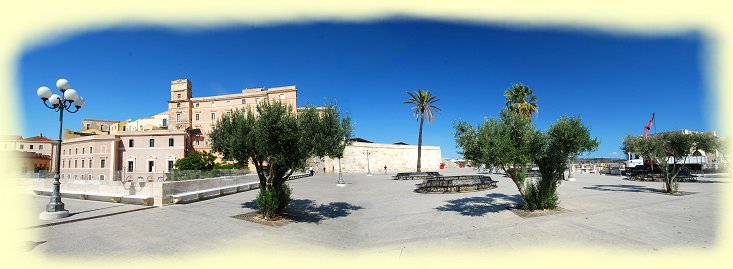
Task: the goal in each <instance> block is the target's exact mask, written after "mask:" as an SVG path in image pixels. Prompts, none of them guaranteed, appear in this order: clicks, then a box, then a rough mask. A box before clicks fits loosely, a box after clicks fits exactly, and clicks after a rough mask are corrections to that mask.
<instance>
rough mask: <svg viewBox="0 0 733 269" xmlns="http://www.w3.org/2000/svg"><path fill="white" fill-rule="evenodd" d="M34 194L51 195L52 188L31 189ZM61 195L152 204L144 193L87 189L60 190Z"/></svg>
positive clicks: (151, 197)
mask: <svg viewBox="0 0 733 269" xmlns="http://www.w3.org/2000/svg"><path fill="white" fill-rule="evenodd" d="M33 192H34V193H35V194H38V195H41V194H48V195H51V193H52V192H53V190H51V189H39V190H33ZM61 195H62V196H63V195H66V196H78V198H79V199H82V200H89V198H90V197H100V198H105V199H109V200H110V201H112V202H115V203H120V202H128V203H138V202H140V203H142V204H144V205H147V206H149V205H152V204H153V196H150V195H146V194H132V195H123V194H117V193H104V192H88V191H64V190H62V191H61ZM93 200H96V199H93Z"/></svg>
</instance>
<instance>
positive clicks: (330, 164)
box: [314, 139, 442, 174]
mask: <svg viewBox="0 0 733 269" xmlns="http://www.w3.org/2000/svg"><path fill="white" fill-rule="evenodd" d="M359 141H362V142H352V144H351V145H349V146H346V148H345V149H344V157H343V158H342V159H341V171H342V172H344V173H367V172H368V171H370V172H371V173H372V174H376V173H379V174H383V173H384V172H385V170H384V166H387V173H397V172H414V171H415V170H416V168H417V145H407V144H404V143H399V144H397V143H395V144H380V143H373V142H370V141H367V140H363V139H361V140H359ZM367 152H368V153H369V156H368V160H367ZM441 160H442V157H441V152H440V147H435V146H426V145H423V146H422V156H421V158H420V166H421V170H422V171H438V170H439V169H440V162H441ZM367 164H368V166H367ZM314 165H315V168H316V170H317V171H318V172H323V168H324V167H325V168H326V172H327V173H331V172H334V173H337V172H338V171H339V160H338V159H331V158H324V160H323V161H322V162H317V163H314ZM367 167H368V168H367Z"/></svg>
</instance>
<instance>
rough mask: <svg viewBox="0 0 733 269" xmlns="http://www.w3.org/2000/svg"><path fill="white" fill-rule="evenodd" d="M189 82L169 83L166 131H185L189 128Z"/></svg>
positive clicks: (181, 80) (174, 81)
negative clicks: (169, 92) (169, 97)
mask: <svg viewBox="0 0 733 269" xmlns="http://www.w3.org/2000/svg"><path fill="white" fill-rule="evenodd" d="M191 109H192V102H191V81H189V80H188V79H185V78H183V79H176V80H172V81H171V99H170V101H168V122H169V124H168V126H169V127H168V129H171V130H185V129H188V128H190V127H191Z"/></svg>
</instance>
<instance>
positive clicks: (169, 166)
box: [168, 160, 173, 172]
mask: <svg viewBox="0 0 733 269" xmlns="http://www.w3.org/2000/svg"><path fill="white" fill-rule="evenodd" d="M170 171H173V161H170V160H169V161H168V172H170Z"/></svg>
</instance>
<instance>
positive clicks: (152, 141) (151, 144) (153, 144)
mask: <svg viewBox="0 0 733 269" xmlns="http://www.w3.org/2000/svg"><path fill="white" fill-rule="evenodd" d="M150 147H151V148H152V147H155V139H152V138H151V139H150Z"/></svg>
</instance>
